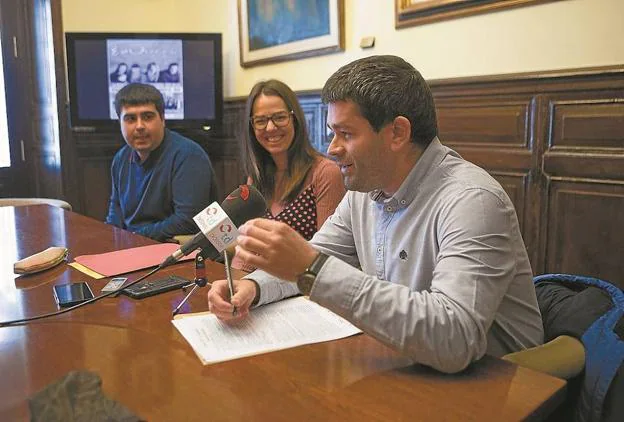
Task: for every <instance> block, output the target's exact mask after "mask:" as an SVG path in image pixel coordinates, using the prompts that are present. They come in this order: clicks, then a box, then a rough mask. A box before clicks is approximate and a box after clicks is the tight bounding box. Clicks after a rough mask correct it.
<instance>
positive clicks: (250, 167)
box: [240, 79, 319, 202]
mask: <svg viewBox="0 0 624 422" xmlns="http://www.w3.org/2000/svg"><path fill="white" fill-rule="evenodd" d="M261 94H264V95H268V96H277V97H280V98H281V99H282V100H283V101H284V103H286V107H287V108H288V111H292V112H293V116H292V118H293V124H294V127H295V138H294V139H293V142H292V144H291V145H290V147H289V148H288V169H287V170H286V186H285V187H284V193H283V194H282V195H281V197H280V198H273V193H274V189H275V175H276V172H277V167H276V165H275V162H274V161H273V158H272V157H271V154H269V153H268V152H267V151H266V150H265V149H264V148H263V147H262V145H261V144H260V142H258V140H257V139H256V134H255V133H254V129H253V127H252V125H251V120H250V119H251V115H252V109H253V104H254V102H255V101H256V98H258V96H259V95H261ZM245 116H247V121H246V122H245V125H246V126H245V127H246V129H245V130H243V137H242V138H241V149H240V150H241V158H242V163H243V169H244V171H245V174H247V175H248V176H251V178H252V180H253V183H254V184H255V185H256V186H257V187H258V189H259V190H260V192H261V193H262V194H263V195H264V197H265V198H267V199H269V198H270V199H271V200H272V201H277V202H290V201H292V200H294V199H295V198H296V197H297V195H298V194H299V192H300V191H301V189H302V188H303V184H304V182H305V178H306V175H307V174H308V171H309V170H310V168H311V167H312V164H313V163H314V159H315V158H316V157H317V156H318V155H319V153H318V152H317V151H316V150H315V149H314V148H313V147H312V145H311V144H310V140H309V138H308V131H307V129H306V123H305V116H304V114H303V110H302V109H301V105H300V104H299V100H297V96H296V95H295V93H294V92H293V91H292V89H290V88H289V87H288V85H286V84H285V83H283V82H281V81H278V80H276V79H270V80H268V81H262V82H258V83H257V84H256V85H254V87H253V88H252V89H251V92H250V93H249V97H247V104H246V106H245Z"/></svg>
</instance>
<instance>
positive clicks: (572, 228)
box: [546, 177, 624, 288]
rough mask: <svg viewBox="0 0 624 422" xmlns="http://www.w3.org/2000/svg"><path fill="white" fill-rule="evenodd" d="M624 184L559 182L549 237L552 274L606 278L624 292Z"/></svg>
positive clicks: (553, 196) (551, 200)
mask: <svg viewBox="0 0 624 422" xmlns="http://www.w3.org/2000/svg"><path fill="white" fill-rule="evenodd" d="M622 210H624V183H623V182H622V181H619V182H613V181H597V180H585V179H572V178H561V177H554V178H552V180H551V186H550V198H549V210H548V213H549V218H548V226H547V232H546V238H547V242H548V245H547V250H546V267H547V269H548V272H553V273H558V272H561V273H571V274H579V275H587V276H592V277H598V278H602V279H604V280H607V281H610V282H612V283H613V284H616V285H619V286H620V287H621V288H624V277H623V275H624V273H623V270H622V267H623V264H622V251H624V236H622V233H623V229H624V212H622Z"/></svg>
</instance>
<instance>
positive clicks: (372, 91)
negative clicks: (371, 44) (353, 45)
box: [321, 55, 438, 147]
mask: <svg viewBox="0 0 624 422" xmlns="http://www.w3.org/2000/svg"><path fill="white" fill-rule="evenodd" d="M321 98H322V100H323V102H324V103H326V104H327V103H334V102H337V101H352V102H354V103H355V104H356V105H357V106H358V107H359V110H360V113H361V114H362V116H363V117H364V118H365V119H366V120H368V122H369V123H370V125H371V126H372V127H373V129H374V130H375V132H379V130H380V129H381V128H382V127H383V126H384V125H386V124H387V123H390V122H392V121H393V120H394V119H395V118H396V117H398V116H403V117H405V118H407V119H408V120H409V121H410V123H411V126H412V129H411V139H412V142H414V143H416V144H418V145H421V146H423V147H426V146H427V145H429V143H430V142H431V141H432V140H433V138H434V137H436V136H437V135H438V124H437V119H436V110H435V103H434V101H433V95H432V94H431V90H430V89H429V85H427V82H426V81H425V80H424V78H423V77H422V75H421V74H420V72H418V71H417V70H416V69H415V68H414V67H413V66H412V65H411V64H409V63H407V62H406V61H405V60H403V59H402V58H400V57H397V56H390V55H384V56H370V57H365V58H362V59H359V60H355V61H353V62H351V63H349V64H346V65H344V66H342V67H341V68H340V69H338V70H337V71H336V72H335V73H334V74H333V75H331V76H330V77H329V79H328V80H327V82H326V83H325V86H324V87H323V92H322V94H321Z"/></svg>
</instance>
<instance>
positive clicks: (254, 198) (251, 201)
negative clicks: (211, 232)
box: [198, 185, 267, 259]
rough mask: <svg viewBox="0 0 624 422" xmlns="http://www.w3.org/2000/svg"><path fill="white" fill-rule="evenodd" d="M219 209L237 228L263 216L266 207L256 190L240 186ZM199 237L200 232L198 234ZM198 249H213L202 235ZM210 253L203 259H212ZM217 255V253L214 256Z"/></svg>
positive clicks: (249, 186) (212, 254)
mask: <svg viewBox="0 0 624 422" xmlns="http://www.w3.org/2000/svg"><path fill="white" fill-rule="evenodd" d="M221 208H222V209H223V211H225V213H226V214H227V215H228V217H230V220H232V223H234V225H235V226H236V227H238V226H240V225H241V224H243V223H244V222H246V221H248V220H251V219H253V218H258V217H262V216H264V214H265V213H266V210H267V205H266V201H265V199H264V196H262V194H261V193H260V192H259V191H258V189H256V188H255V187H253V186H251V185H240V186H239V187H238V188H237V189H236V190H235V191H233V192H232V193H230V194H229V195H228V196H227V198H225V199H224V200H223V202H221ZM199 235H201V232H200V233H198V236H199ZM198 247H200V248H202V249H204V248H208V249H214V247H213V246H212V243H210V241H209V240H208V239H207V238H206V237H205V236H203V235H201V240H200V242H199V245H198ZM215 251H216V250H215ZM212 252H213V251H206V253H207V255H205V257H206V258H209V259H214V258H215V254H214V253H212ZM218 255H219V254H218V253H217V255H216V256H218Z"/></svg>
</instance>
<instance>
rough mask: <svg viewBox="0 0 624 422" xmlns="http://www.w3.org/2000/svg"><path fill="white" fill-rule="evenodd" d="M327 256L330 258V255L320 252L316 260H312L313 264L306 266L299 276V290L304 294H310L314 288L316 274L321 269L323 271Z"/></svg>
mask: <svg viewBox="0 0 624 422" xmlns="http://www.w3.org/2000/svg"><path fill="white" fill-rule="evenodd" d="M327 258H329V256H327V255H325V254H324V253H322V252H319V254H318V255H317V256H316V258H315V259H314V261H312V264H310V266H309V267H308V268H306V270H305V271H304V272H302V273H301V274H299V275H298V276H297V287H299V291H300V292H301V294H302V295H304V296H308V295H309V294H310V291H311V290H312V285H313V284H314V281H315V280H316V276H317V275H318V273H319V271H321V268H323V265H324V264H325V261H327Z"/></svg>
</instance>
